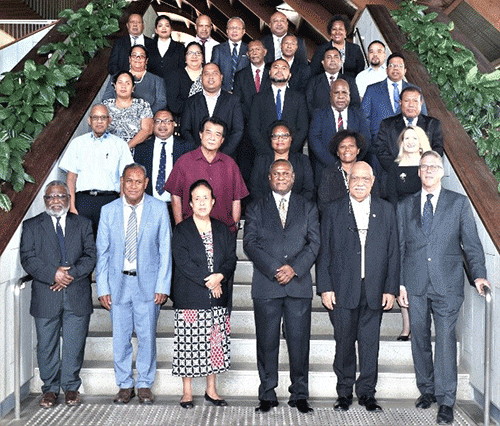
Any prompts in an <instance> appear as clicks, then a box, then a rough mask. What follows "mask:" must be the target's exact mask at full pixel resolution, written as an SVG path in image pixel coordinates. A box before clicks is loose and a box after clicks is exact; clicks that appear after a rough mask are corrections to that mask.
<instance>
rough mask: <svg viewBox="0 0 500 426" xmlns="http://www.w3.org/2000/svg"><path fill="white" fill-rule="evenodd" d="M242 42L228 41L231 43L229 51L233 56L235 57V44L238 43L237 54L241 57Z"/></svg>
mask: <svg viewBox="0 0 500 426" xmlns="http://www.w3.org/2000/svg"><path fill="white" fill-rule="evenodd" d="M241 42H242V41H241V40H240V41H231V40H228V43H229V51H230V53H231V56H232V55H233V49H234V44H235V43H236V53H237V54H238V56H240V52H241Z"/></svg>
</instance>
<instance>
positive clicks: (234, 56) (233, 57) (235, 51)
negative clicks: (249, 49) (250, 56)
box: [231, 43, 238, 89]
mask: <svg viewBox="0 0 500 426" xmlns="http://www.w3.org/2000/svg"><path fill="white" fill-rule="evenodd" d="M233 46H234V47H233V53H232V55H231V89H232V88H233V81H234V74H235V73H236V66H237V64H238V45H237V44H236V43H233Z"/></svg>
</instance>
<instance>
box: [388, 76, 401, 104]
mask: <svg viewBox="0 0 500 426" xmlns="http://www.w3.org/2000/svg"><path fill="white" fill-rule="evenodd" d="M394 83H395V81H392V80H391V79H390V78H388V79H387V90H388V91H389V99H390V100H391V105H392V110H393V111H395V110H397V108H398V106H399V105H394V96H393V93H394V86H393V84H394ZM397 84H398V92H399V97H400V98H401V91H402V90H403V80H399V81H398V83H397Z"/></svg>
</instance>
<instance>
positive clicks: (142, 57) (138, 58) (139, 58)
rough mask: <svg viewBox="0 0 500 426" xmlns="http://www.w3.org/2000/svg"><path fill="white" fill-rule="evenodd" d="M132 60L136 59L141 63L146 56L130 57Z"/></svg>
mask: <svg viewBox="0 0 500 426" xmlns="http://www.w3.org/2000/svg"><path fill="white" fill-rule="evenodd" d="M130 57H131V58H132V59H137V60H140V61H142V60H143V59H146V55H130Z"/></svg>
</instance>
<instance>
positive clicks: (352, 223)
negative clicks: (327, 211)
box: [341, 194, 361, 247]
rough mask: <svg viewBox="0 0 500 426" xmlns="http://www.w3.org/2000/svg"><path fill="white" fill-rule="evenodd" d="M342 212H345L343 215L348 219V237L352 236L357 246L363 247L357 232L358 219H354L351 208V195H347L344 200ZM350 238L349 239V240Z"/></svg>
mask: <svg viewBox="0 0 500 426" xmlns="http://www.w3.org/2000/svg"><path fill="white" fill-rule="evenodd" d="M341 211H342V212H343V215H344V216H345V218H346V225H347V235H348V236H349V235H350V234H351V235H352V236H353V238H354V241H355V243H356V244H357V246H359V247H360V246H361V242H360V240H359V234H358V232H357V231H356V229H357V227H358V226H357V224H356V218H355V217H354V211H353V210H352V206H351V200H350V198H349V194H347V195H346V196H345V197H344V198H343V199H342V206H341ZM349 239H350V238H348V240H349Z"/></svg>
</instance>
